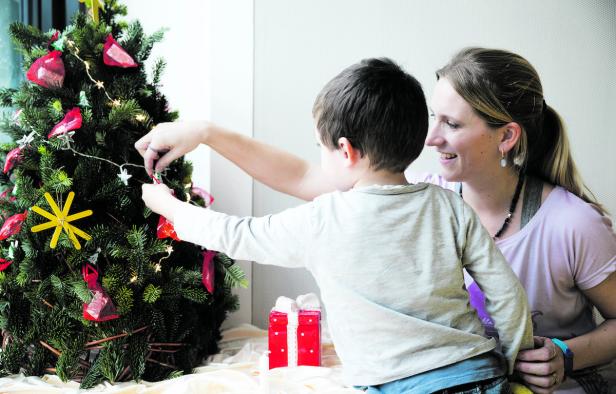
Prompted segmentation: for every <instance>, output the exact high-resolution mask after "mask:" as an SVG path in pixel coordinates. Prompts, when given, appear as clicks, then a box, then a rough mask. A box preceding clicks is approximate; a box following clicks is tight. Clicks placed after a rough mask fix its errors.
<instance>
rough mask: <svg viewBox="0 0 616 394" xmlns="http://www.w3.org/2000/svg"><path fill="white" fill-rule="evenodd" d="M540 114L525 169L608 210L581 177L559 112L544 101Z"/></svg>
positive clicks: (598, 207)
mask: <svg viewBox="0 0 616 394" xmlns="http://www.w3.org/2000/svg"><path fill="white" fill-rule="evenodd" d="M542 117H543V124H541V125H539V128H540V130H541V131H540V132H539V133H537V134H538V135H537V137H538V138H537V140H536V141H534V142H533V143H532V144H529V146H528V159H527V162H526V172H527V173H529V174H531V175H534V176H536V177H538V178H541V179H543V180H545V181H547V182H549V183H552V184H554V185H558V186H561V187H563V188H565V189H567V190H568V191H569V192H571V193H573V194H575V195H576V196H578V197H579V198H581V199H582V200H584V201H586V202H587V203H589V204H591V205H593V206H594V207H595V208H596V209H597V210H598V211H599V212H600V213H601V214H602V215H607V214H608V212H607V210H606V209H605V208H604V207H603V206H602V205H601V204H599V202H598V201H597V199H596V197H595V196H594V195H593V194H592V192H591V191H590V189H589V188H588V187H587V186H586V185H585V184H584V182H583V181H582V177H581V176H580V173H579V171H578V169H577V166H576V165H575V162H574V161H573V157H572V155H571V150H570V147H569V138H567V133H566V130H565V127H564V124H563V121H562V119H561V117H560V115H558V113H557V112H556V111H555V110H554V109H553V108H552V107H550V106H548V105H546V104H545V101H544V108H543V114H542Z"/></svg>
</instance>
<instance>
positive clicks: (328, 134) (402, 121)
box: [135, 59, 533, 392]
mask: <svg viewBox="0 0 616 394" xmlns="http://www.w3.org/2000/svg"><path fill="white" fill-rule="evenodd" d="M313 115H314V118H315V121H316V132H315V136H316V140H317V143H318V144H319V145H320V147H321V148H320V149H321V167H322V171H323V172H324V173H325V174H327V176H328V178H329V179H330V180H331V181H332V183H333V184H334V185H335V186H336V188H337V189H338V190H342V191H337V192H333V193H328V194H325V195H322V196H320V197H317V198H315V199H314V200H313V201H312V202H310V203H307V204H305V205H301V206H299V207H296V208H293V209H288V210H286V211H284V212H281V213H279V214H275V215H268V216H265V217H262V218H253V217H246V218H238V217H232V216H229V215H225V214H222V213H218V212H213V211H212V210H209V209H207V210H206V209H202V208H199V207H195V206H192V205H190V204H187V203H184V202H181V201H179V200H177V199H175V197H173V196H172V195H171V194H170V191H169V189H168V188H166V186H164V185H144V186H143V199H144V201H145V202H146V205H148V206H149V207H150V208H151V209H152V210H153V211H154V212H156V213H159V214H161V215H163V216H165V217H167V218H168V219H169V220H171V221H172V222H174V225H175V229H176V232H177V233H178V236H179V237H180V238H181V239H183V240H186V241H190V242H194V243H197V244H200V245H203V246H205V247H206V248H208V249H212V250H218V251H221V252H224V253H226V254H228V255H229V256H230V257H232V258H236V259H243V260H253V261H256V262H260V263H266V264H275V265H280V266H285V267H306V268H307V269H308V270H309V271H310V272H311V273H312V275H313V276H314V277H315V279H316V281H317V284H318V285H319V287H320V290H321V297H322V299H323V303H324V305H325V308H326V309H327V316H328V323H329V328H330V331H331V334H332V338H333V341H334V344H335V346H336V351H337V353H338V355H339V356H340V359H341V361H342V364H343V368H344V376H345V381H346V383H348V384H350V385H354V386H364V387H365V386H379V387H378V390H382V391H390V392H403V391H404V392H407V391H408V392H410V391H412V390H413V389H417V390H418V392H433V391H438V390H444V389H452V388H453V387H459V388H460V389H464V390H466V389H468V388H469V387H470V388H473V387H476V388H479V389H480V390H484V389H485V388H486V387H490V388H491V390H492V389H493V388H494V387H499V386H500V388H501V389H502V390H503V392H506V391H507V389H508V387H507V382H506V378H505V376H506V375H507V374H508V373H512V372H513V363H514V360H515V357H516V354H517V352H518V350H520V349H526V348H531V347H532V345H533V340H532V331H531V320H530V316H529V311H528V305H527V302H526V296H525V293H524V290H523V289H522V287H521V285H520V284H519V282H518V280H517V278H516V276H515V274H514V273H513V272H512V271H511V269H510V268H509V266H508V265H507V263H506V262H505V260H504V258H503V257H502V255H501V254H500V252H498V250H497V249H496V247H495V246H494V243H493V242H492V240H491V238H490V237H489V235H488V234H487V233H486V231H485V230H484V229H483V227H482V226H481V223H480V222H479V220H478V219H477V217H476V216H475V214H474V213H473V212H472V210H471V209H470V208H469V207H468V206H467V205H466V204H464V202H463V201H462V200H461V199H460V198H459V197H458V196H457V195H455V194H454V193H452V192H450V191H446V190H444V189H441V188H439V187H437V186H433V185H429V184H424V183H420V184H408V183H407V181H406V179H405V177H404V170H405V169H406V168H407V167H408V165H409V164H410V163H411V162H412V161H414V160H415V159H416V158H417V157H418V156H419V154H420V152H421V150H422V148H423V144H424V140H425V138H426V133H427V129H428V111H427V108H426V103H425V97H424V94H423V91H422V89H421V86H420V84H419V83H418V82H417V80H415V78H413V77H412V76H410V75H408V74H407V73H405V72H404V71H403V70H402V69H401V68H400V67H399V66H397V65H396V64H395V63H393V62H392V61H390V60H388V59H368V60H364V61H362V62H360V63H358V64H355V65H352V66H350V67H348V68H347V69H345V70H343V71H342V73H340V74H339V75H338V76H336V77H335V78H334V79H333V80H331V81H330V82H329V83H328V84H327V85H326V86H325V87H324V88H323V90H322V91H321V93H320V94H319V95H318V97H317V99H316V102H315V105H314V107H313ZM165 134H166V135H165ZM193 134H194V135H193V136H190V133H188V132H186V133H185V135H182V136H179V135H178V136H175V137H170V135H171V134H170V133H165V132H164V130H162V129H159V130H158V131H157V130H153V131H152V132H151V133H150V134H148V135H147V136H145V137H144V138H143V139H141V140H140V141H138V142H137V143H136V145H135V146H136V147H137V149H139V151H140V153H141V154H142V155H144V158H145V159H146V168H147V169H148V170H151V168H152V160H154V159H156V158H158V154H159V153H161V152H160V151H161V150H162V149H165V150H169V149H171V150H172V151H173V150H174V149H176V150H177V149H178V148H177V145H180V144H188V145H191V146H192V145H195V144H198V142H197V141H198V140H199V138H200V136H198V135H197V134H198V133H197V132H193ZM189 136H190V138H188V137H189ZM174 138H175V140H174ZM187 141H188V142H187ZM238 149H239V147H238ZM148 151H150V152H148ZM463 268H466V270H467V271H468V272H469V273H470V274H471V276H473V277H474V279H475V281H476V283H478V284H479V285H480V286H481V288H482V290H483V291H484V294H485V296H486V299H488V300H489V301H488V305H489V307H488V309H489V313H490V314H491V316H492V318H493V319H494V320H495V322H496V327H497V328H498V331H499V335H500V340H501V344H502V350H503V353H504V356H505V358H506V361H507V363H506V365H505V366H504V365H503V363H501V360H502V358H500V357H499V354H498V353H497V352H495V351H494V349H495V346H496V344H495V340H494V339H492V338H486V337H484V335H483V327H482V324H481V321H480V320H479V318H478V317H477V315H476V313H475V312H474V311H473V309H471V307H470V305H469V299H468V293H467V292H466V290H465V288H464V276H463ZM452 390H454V391H455V389H452ZM491 392H498V391H491Z"/></svg>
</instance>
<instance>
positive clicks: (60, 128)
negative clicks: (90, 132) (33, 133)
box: [47, 107, 83, 139]
mask: <svg viewBox="0 0 616 394" xmlns="http://www.w3.org/2000/svg"><path fill="white" fill-rule="evenodd" d="M82 120H83V119H82V118H81V111H80V110H79V107H75V108H73V109H71V110H70V111H68V112H67V113H66V115H64V119H62V120H61V121H60V123H58V124H57V125H55V126H54V127H53V129H51V131H50V132H49V134H48V135H47V138H48V139H49V138H52V137H56V136H58V135H60V134H65V133H68V132H69V131H71V130H77V129H78V128H80V127H81V123H82Z"/></svg>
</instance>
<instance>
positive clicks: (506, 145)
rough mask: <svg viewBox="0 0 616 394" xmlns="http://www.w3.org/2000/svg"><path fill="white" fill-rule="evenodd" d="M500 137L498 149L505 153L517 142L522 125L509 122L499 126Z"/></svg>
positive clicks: (520, 134)
mask: <svg viewBox="0 0 616 394" xmlns="http://www.w3.org/2000/svg"><path fill="white" fill-rule="evenodd" d="M501 130H502V131H501V138H500V142H499V144H498V150H499V151H501V152H503V153H507V152H509V151H510V150H511V149H513V147H514V146H515V145H516V144H517V143H518V141H519V140H520V137H521V136H522V127H521V126H520V124H519V123H517V122H509V123H507V124H506V125H504V126H502V127H501Z"/></svg>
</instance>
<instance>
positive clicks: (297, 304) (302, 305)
mask: <svg viewBox="0 0 616 394" xmlns="http://www.w3.org/2000/svg"><path fill="white" fill-rule="evenodd" d="M273 310H275V311H277V312H282V313H286V314H287V362H288V366H289V367H296V366H297V326H298V325H299V311H300V310H311V311H320V310H321V303H320V302H319V298H318V297H317V295H316V294H314V293H308V294H303V295H300V296H298V297H297V298H296V299H295V300H293V299H291V298H289V297H278V299H277V300H276V305H275V306H274V309H273Z"/></svg>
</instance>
